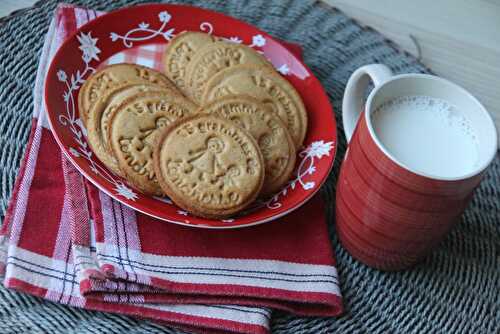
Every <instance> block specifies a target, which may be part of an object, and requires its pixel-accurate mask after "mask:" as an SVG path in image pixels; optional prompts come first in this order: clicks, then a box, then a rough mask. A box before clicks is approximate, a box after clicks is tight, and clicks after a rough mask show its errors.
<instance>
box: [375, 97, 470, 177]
mask: <svg viewBox="0 0 500 334" xmlns="http://www.w3.org/2000/svg"><path fill="white" fill-rule="evenodd" d="M371 120H372V124H373V128H374V130H375V133H376V135H377V137H378V138H379V140H380V142H381V143H382V145H383V146H384V147H385V148H386V150H387V151H388V152H389V153H390V154H391V155H392V156H393V157H394V158H396V160H398V161H399V162H400V163H402V164H404V165H405V166H407V167H408V168H410V169H412V170H414V171H416V172H421V173H425V174H428V175H430V176H436V177H460V176H463V175H465V174H467V173H469V172H472V171H473V170H474V168H475V167H476V165H477V163H478V158H479V153H478V141H477V138H476V135H475V133H474V129H473V128H472V127H471V125H470V122H469V121H468V119H467V118H466V117H465V116H464V115H463V114H462V113H461V112H460V110H458V109H457V108H456V106H454V105H452V104H450V103H448V102H447V101H445V100H442V99H436V98H432V97H428V96H403V97H399V98H396V99H393V100H390V101H387V102H385V103H384V104H382V105H381V106H380V107H379V108H377V109H376V110H374V111H373V113H372V116H371Z"/></svg>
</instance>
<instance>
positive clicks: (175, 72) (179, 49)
mask: <svg viewBox="0 0 500 334" xmlns="http://www.w3.org/2000/svg"><path fill="white" fill-rule="evenodd" d="M214 41H215V38H214V37H213V36H211V35H208V34H205V33H202V32H195V31H184V32H182V33H180V34H179V35H177V36H175V38H174V39H172V40H171V41H170V43H169V44H168V46H167V49H166V50H165V53H164V54H163V66H164V68H165V73H166V74H167V76H168V77H169V78H170V80H172V82H174V83H175V84H176V85H177V87H178V88H179V89H180V90H181V91H183V92H186V88H187V85H186V82H185V80H186V68H187V66H188V64H189V63H190V62H191V60H192V59H193V57H194V56H195V54H196V52H197V51H198V50H200V49H201V48H203V47H204V46H205V45H207V44H211V43H213V42H214Z"/></svg>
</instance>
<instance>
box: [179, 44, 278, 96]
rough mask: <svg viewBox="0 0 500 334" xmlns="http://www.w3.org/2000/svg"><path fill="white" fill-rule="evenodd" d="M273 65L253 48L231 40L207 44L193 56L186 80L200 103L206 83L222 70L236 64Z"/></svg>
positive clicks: (189, 88)
mask: <svg viewBox="0 0 500 334" xmlns="http://www.w3.org/2000/svg"><path fill="white" fill-rule="evenodd" d="M242 64H247V65H257V66H260V65H262V66H269V67H270V68H272V65H271V64H270V63H269V62H268V61H267V60H266V59H265V58H264V57H263V56H262V55H261V54H259V53H258V52H256V51H255V50H253V49H252V48H250V47H248V46H246V45H243V44H235V43H229V42H223V41H220V42H215V43H210V44H206V45H205V46H204V47H203V48H201V49H200V50H199V52H198V53H196V55H195V56H194V57H193V58H192V60H191V61H190V62H189V64H188V66H187V68H186V82H187V91H188V94H189V97H191V98H192V99H193V101H195V102H196V103H200V102H201V99H202V97H203V93H204V90H205V84H206V83H207V81H208V80H209V79H210V78H212V77H213V76H214V75H215V74H217V73H218V72H220V71H221V70H223V69H225V68H227V67H231V66H236V65H242Z"/></svg>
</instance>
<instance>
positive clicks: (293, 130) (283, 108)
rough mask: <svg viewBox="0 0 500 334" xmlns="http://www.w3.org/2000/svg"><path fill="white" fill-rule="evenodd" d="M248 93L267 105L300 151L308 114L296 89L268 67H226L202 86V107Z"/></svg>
mask: <svg viewBox="0 0 500 334" xmlns="http://www.w3.org/2000/svg"><path fill="white" fill-rule="evenodd" d="M235 94H248V95H251V96H252V97H254V98H256V99H258V100H260V101H262V102H265V103H266V104H268V105H269V106H270V107H271V108H272V110H273V111H274V112H276V113H277V115H278V116H279V117H280V118H281V120H282V121H283V122H284V123H285V125H286V126H287V129H288V131H289V132H290V135H291V136H292V138H293V141H294V143H295V148H296V149H300V148H301V147H302V144H303V142H304V138H305V136H306V132H307V113H306V108H305V106H304V103H303V102H302V99H301V98H300V95H299V94H298V93H297V91H296V90H295V88H294V87H293V86H292V85H291V84H290V83H289V82H288V81H287V80H286V79H284V78H283V77H281V75H279V74H278V73H276V72H275V71H273V70H270V69H269V68H267V67H262V66H261V67H256V66H250V65H238V66H232V67H228V68H226V69H224V70H222V71H220V72H219V73H217V74H216V75H214V76H213V77H212V79H210V80H209V81H208V83H207V84H206V85H205V92H204V94H203V98H202V105H205V104H207V103H208V102H210V101H213V100H215V99H218V98H220V97H223V96H226V95H235Z"/></svg>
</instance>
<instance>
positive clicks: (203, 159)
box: [154, 115, 264, 219]
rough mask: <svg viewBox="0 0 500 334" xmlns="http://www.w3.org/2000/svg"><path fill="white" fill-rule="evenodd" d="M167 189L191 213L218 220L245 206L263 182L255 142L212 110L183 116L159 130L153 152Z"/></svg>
mask: <svg viewBox="0 0 500 334" xmlns="http://www.w3.org/2000/svg"><path fill="white" fill-rule="evenodd" d="M154 162H155V170H156V174H157V177H158V181H159V183H160V185H161V187H162V189H163V190H164V191H165V193H166V194H167V195H168V196H169V197H170V198H171V199H172V200H173V201H174V202H175V203H176V204H177V205H178V206H180V207H181V208H184V209H185V210H187V211H189V212H191V213H192V214H194V215H197V216H200V217H206V218H218V219H222V218H225V217H229V216H231V215H233V214H235V213H236V212H238V211H240V210H241V209H243V208H245V207H246V206H247V205H249V204H250V203H251V202H253V201H254V200H255V198H256V197H257V196H258V194H259V192H260V190H261V188H262V184H263V182H264V161H263V157H262V154H261V153H260V150H259V148H258V144H257V142H256V141H255V140H254V139H253V138H252V136H251V135H250V134H249V133H248V132H247V131H245V130H244V129H241V128H240V127H238V126H237V125H235V124H234V123H233V122H231V121H229V120H226V119H222V118H218V117H215V116H212V115H196V116H193V117H189V118H186V119H182V120H180V121H178V122H177V123H175V124H174V125H172V126H171V127H169V128H167V129H166V130H164V131H163V134H162V135H161V137H160V139H159V141H158V146H157V147H156V149H155V153H154Z"/></svg>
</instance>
